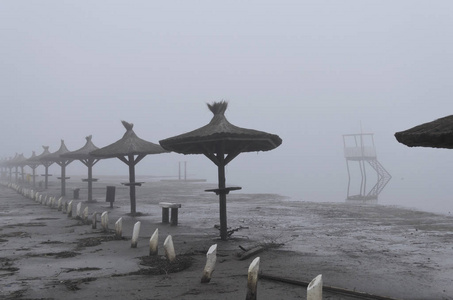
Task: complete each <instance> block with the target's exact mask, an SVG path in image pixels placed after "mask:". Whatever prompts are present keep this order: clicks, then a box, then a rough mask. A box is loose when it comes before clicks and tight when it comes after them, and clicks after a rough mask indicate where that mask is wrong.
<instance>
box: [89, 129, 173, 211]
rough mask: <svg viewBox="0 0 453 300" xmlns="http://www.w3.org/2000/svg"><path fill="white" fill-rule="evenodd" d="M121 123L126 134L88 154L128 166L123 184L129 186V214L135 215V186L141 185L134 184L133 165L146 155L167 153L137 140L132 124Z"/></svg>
mask: <svg viewBox="0 0 453 300" xmlns="http://www.w3.org/2000/svg"><path fill="white" fill-rule="evenodd" d="M121 122H122V123H123V126H124V127H125V128H126V133H125V134H124V135H123V137H122V138H121V139H119V140H118V141H116V142H115V143H113V144H110V145H108V146H105V147H103V148H100V149H97V150H94V151H92V152H90V154H91V155H93V156H94V157H99V158H114V157H116V158H118V159H119V160H121V161H122V162H124V163H125V164H126V165H128V166H129V182H128V183H123V184H124V185H126V186H129V194H130V201H131V214H132V215H135V214H136V213H137V211H136V200H135V186H141V184H142V183H141V182H135V165H136V164H137V163H138V162H140V161H141V160H142V159H143V158H144V157H145V156H146V155H148V154H160V153H165V152H167V151H165V150H164V149H163V148H162V147H161V146H159V145H157V144H154V143H151V142H148V141H145V140H142V139H141V138H139V137H138V136H137V135H136V134H135V132H134V130H133V127H134V124H132V123H128V122H126V121H121Z"/></svg>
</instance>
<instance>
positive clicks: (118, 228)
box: [115, 217, 123, 239]
mask: <svg viewBox="0 0 453 300" xmlns="http://www.w3.org/2000/svg"><path fill="white" fill-rule="evenodd" d="M115 236H116V238H117V239H121V237H122V236H123V218H122V217H121V218H119V219H118V221H116V222H115Z"/></svg>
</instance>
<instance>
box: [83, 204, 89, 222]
mask: <svg viewBox="0 0 453 300" xmlns="http://www.w3.org/2000/svg"><path fill="white" fill-rule="evenodd" d="M88 215H89V214H88V206H86V207H85V209H84V210H83V213H82V220H83V223H88Z"/></svg>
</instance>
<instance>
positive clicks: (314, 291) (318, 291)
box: [307, 274, 322, 300]
mask: <svg viewBox="0 0 453 300" xmlns="http://www.w3.org/2000/svg"><path fill="white" fill-rule="evenodd" d="M307 300H322V274H319V275H318V276H316V277H315V278H314V279H313V280H312V281H311V282H310V284H309V285H308V287H307Z"/></svg>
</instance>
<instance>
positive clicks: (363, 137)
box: [343, 133, 392, 202]
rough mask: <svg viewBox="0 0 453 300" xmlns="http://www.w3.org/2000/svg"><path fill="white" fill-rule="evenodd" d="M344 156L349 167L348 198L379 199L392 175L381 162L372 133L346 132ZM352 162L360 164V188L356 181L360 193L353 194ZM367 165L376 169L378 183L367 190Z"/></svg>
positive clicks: (368, 200)
mask: <svg viewBox="0 0 453 300" xmlns="http://www.w3.org/2000/svg"><path fill="white" fill-rule="evenodd" d="M343 143H344V157H345V158H346V167H347V169H348V194H347V198H346V200H361V201H366V202H373V201H377V199H378V195H379V194H380V192H382V190H383V189H384V187H385V186H386V185H387V183H388V182H389V181H390V179H391V178H392V176H391V175H390V174H389V172H387V170H386V169H385V168H384V167H383V166H382V165H381V163H379V161H378V160H377V156H376V148H375V146H374V138H373V134H372V133H358V134H344V135H343ZM350 163H355V164H356V165H358V167H359V170H360V176H359V179H360V180H359V181H360V188H359V185H358V183H357V182H356V189H357V188H359V193H358V194H352V195H351V170H350ZM366 165H369V166H371V167H372V168H373V169H374V170H375V171H376V176H377V178H376V181H377V182H376V184H375V185H374V186H373V188H372V189H371V190H369V191H368V192H367V170H366Z"/></svg>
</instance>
